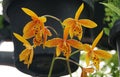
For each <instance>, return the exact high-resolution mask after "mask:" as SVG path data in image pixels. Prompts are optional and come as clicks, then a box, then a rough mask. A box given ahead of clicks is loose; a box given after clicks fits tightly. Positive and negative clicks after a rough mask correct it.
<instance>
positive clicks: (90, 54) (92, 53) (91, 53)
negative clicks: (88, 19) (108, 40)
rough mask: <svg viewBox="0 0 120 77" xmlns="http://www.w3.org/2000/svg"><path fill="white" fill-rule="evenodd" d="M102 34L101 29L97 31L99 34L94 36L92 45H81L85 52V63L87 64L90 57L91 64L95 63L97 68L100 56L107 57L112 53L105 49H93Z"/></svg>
mask: <svg viewBox="0 0 120 77" xmlns="http://www.w3.org/2000/svg"><path fill="white" fill-rule="evenodd" d="M102 35H103V31H101V32H100V33H99V35H98V36H97V37H96V39H95V40H94V42H93V44H92V46H90V45H89V44H84V45H83V46H84V50H85V51H86V52H87V54H86V64H87V65H89V62H90V59H92V61H93V64H94V65H95V67H96V69H97V70H98V69H99V63H100V58H103V59H109V58H111V57H112V55H111V54H110V53H108V52H107V51H105V50H100V49H98V50H95V49H94V48H95V47H96V45H97V43H98V42H99V40H100V39H101V37H102Z"/></svg>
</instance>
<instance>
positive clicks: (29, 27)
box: [13, 3, 112, 77]
mask: <svg viewBox="0 0 120 77" xmlns="http://www.w3.org/2000/svg"><path fill="white" fill-rule="evenodd" d="M83 9H84V3H82V4H81V5H80V7H79V8H78V10H77V12H76V14H75V17H74V18H67V19H65V20H64V21H63V22H62V23H61V24H62V26H63V38H59V37H56V38H52V39H47V37H48V36H49V37H50V36H52V33H51V31H50V30H49V28H48V27H47V26H46V25H45V23H46V22H47V17H45V16H38V15H37V14H36V13H34V12H33V11H32V10H30V9H28V8H22V10H23V11H24V12H25V13H26V14H27V15H28V16H30V17H31V19H32V20H31V21H30V22H28V23H27V24H26V25H25V26H24V28H23V35H22V36H21V35H19V34H17V33H13V35H14V36H15V37H16V38H17V39H18V40H19V41H21V42H22V43H23V45H24V46H25V49H24V50H23V51H22V52H21V53H20V55H19V60H20V61H23V62H24V64H27V67H28V68H29V66H30V64H31V63H32V60H33V56H34V48H36V47H37V46H41V45H43V48H45V47H56V52H55V53H56V57H58V56H60V54H61V53H63V55H64V56H65V57H66V60H69V57H70V55H71V53H72V48H71V47H73V48H76V49H78V50H80V51H81V50H82V51H85V52H87V53H86V57H85V61H86V64H87V66H89V65H90V61H92V63H93V65H94V66H95V68H96V69H97V70H99V64H100V59H101V58H103V59H109V58H111V57H112V55H111V54H110V53H108V52H107V51H105V50H101V49H97V50H95V47H96V45H97V43H98V42H99V40H100V39H101V37H102V35H103V31H101V32H100V33H99V34H98V36H97V37H96V39H95V40H94V42H93V43H92V45H89V44H83V43H82V42H80V41H81V39H82V35H83V30H82V27H86V28H95V27H97V24H96V23H95V22H93V21H91V20H89V19H79V17H80V14H81V13H82V11H83ZM68 36H69V37H70V38H69V39H68ZM73 37H77V38H78V40H76V39H73ZM30 38H33V45H31V44H30V43H29V41H27V39H30ZM82 70H83V72H82V75H86V73H87V72H88V73H91V72H93V71H94V69H93V68H82ZM82 75H81V76H82ZM82 77H86V76H82Z"/></svg>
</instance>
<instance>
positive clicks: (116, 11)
mask: <svg viewBox="0 0 120 77" xmlns="http://www.w3.org/2000/svg"><path fill="white" fill-rule="evenodd" d="M101 4H103V5H105V6H106V7H108V8H109V9H111V10H112V11H114V12H115V13H117V14H118V15H119V16H120V9H119V8H118V7H116V6H115V5H113V4H111V3H101Z"/></svg>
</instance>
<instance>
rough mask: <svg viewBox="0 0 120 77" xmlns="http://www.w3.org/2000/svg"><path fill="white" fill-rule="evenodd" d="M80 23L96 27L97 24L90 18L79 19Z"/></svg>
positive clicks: (88, 26)
mask: <svg viewBox="0 0 120 77" xmlns="http://www.w3.org/2000/svg"><path fill="white" fill-rule="evenodd" d="M79 24H81V25H82V26H84V27H87V28H95V27H97V24H96V23H95V22H93V21H91V20H89V19H81V20H79Z"/></svg>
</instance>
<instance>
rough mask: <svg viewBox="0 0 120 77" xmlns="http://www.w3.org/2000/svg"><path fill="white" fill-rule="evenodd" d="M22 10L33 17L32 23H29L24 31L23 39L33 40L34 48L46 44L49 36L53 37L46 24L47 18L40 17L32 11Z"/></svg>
mask: <svg viewBox="0 0 120 77" xmlns="http://www.w3.org/2000/svg"><path fill="white" fill-rule="evenodd" d="M22 10H23V11H24V12H25V13H26V14H27V15H29V16H30V17H31V19H32V21H30V22H28V23H27V24H26V25H25V27H24V29H23V37H24V38H25V39H29V38H32V37H34V38H33V43H34V47H36V46H40V45H41V44H43V46H44V43H45V42H46V40H47V36H51V35H52V34H51V32H50V31H49V29H47V27H45V25H44V23H45V22H46V21H47V19H46V17H44V16H41V17H38V15H37V14H35V13H34V12H33V11H32V10H30V9H28V8H22Z"/></svg>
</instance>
